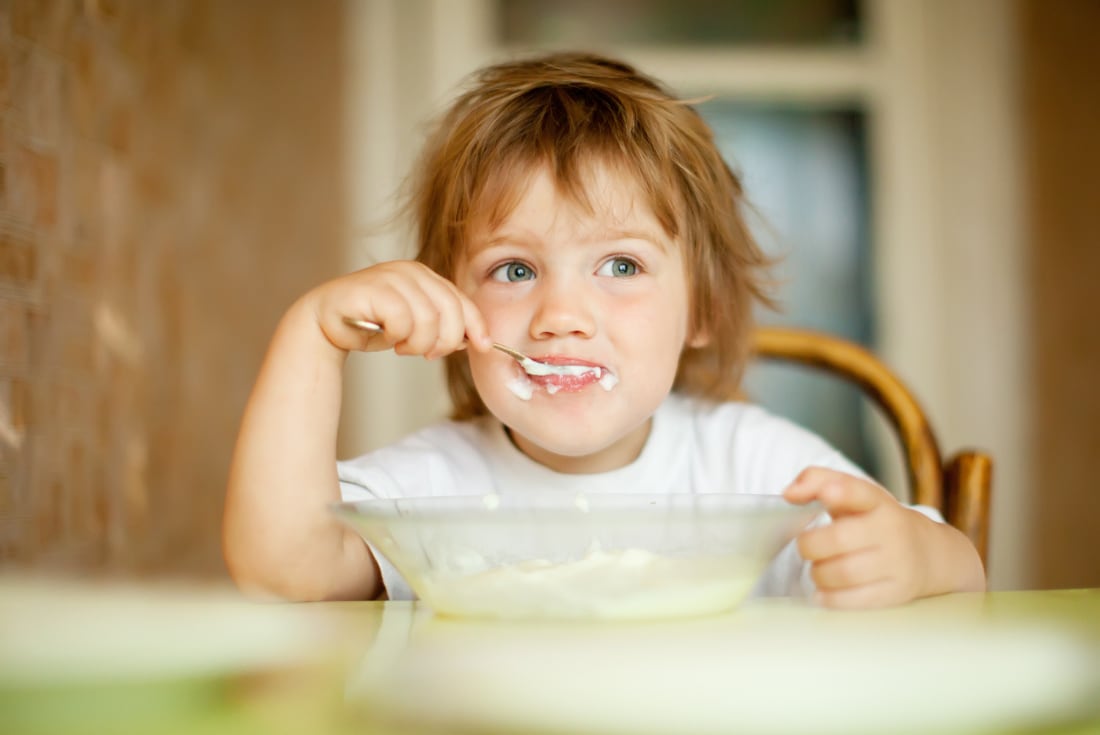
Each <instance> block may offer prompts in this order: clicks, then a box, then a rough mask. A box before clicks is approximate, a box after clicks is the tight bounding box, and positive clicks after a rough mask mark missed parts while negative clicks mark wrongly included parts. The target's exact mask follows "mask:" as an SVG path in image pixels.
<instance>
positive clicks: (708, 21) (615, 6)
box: [497, 0, 861, 47]
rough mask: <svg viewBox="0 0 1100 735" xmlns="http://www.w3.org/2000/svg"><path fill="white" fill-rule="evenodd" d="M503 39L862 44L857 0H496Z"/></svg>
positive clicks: (577, 42)
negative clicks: (860, 41) (860, 42)
mask: <svg viewBox="0 0 1100 735" xmlns="http://www.w3.org/2000/svg"><path fill="white" fill-rule="evenodd" d="M498 3H499V12H498V13H497V17H498V19H499V22H500V26H499V38H500V40H501V41H502V42H504V43H510V44H511V43H514V44H540V45H541V44H551V45H569V46H588V47H594V46H597V45H604V44H629V43H645V44H654V43H656V44H713V45H718V44H774V45H788V46H800V45H822V44H825V45H829V44H854V43H858V42H859V40H860V35H861V17H860V16H861V14H860V6H859V2H858V1H857V0H599V1H593V0H498Z"/></svg>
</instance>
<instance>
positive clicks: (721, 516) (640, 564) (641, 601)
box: [334, 493, 822, 620]
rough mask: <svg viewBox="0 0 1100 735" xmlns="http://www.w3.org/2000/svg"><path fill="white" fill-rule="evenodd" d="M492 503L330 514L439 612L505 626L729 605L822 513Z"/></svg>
mask: <svg viewBox="0 0 1100 735" xmlns="http://www.w3.org/2000/svg"><path fill="white" fill-rule="evenodd" d="M489 497H490V498H492V499H493V502H488V503H487V502H486V498H485V497H483V496H465V497H447V498H406V499H400V500H369V501H359V502H355V503H340V504H337V505H335V506H334V510H335V512H336V513H337V515H338V516H339V517H340V518H342V519H343V520H344V521H345V522H346V523H348V524H349V525H350V526H352V527H353V528H355V529H356V530H357V531H358V532H359V533H360V535H362V536H363V538H364V539H366V541H367V542H369V543H370V545H371V546H372V548H373V549H374V550H375V552H376V553H379V554H382V555H384V556H385V557H386V558H387V559H389V561H390V562H391V563H392V564H393V565H394V566H395V567H396V568H397V570H398V571H399V572H401V574H402V576H404V577H405V579H406V581H407V582H408V583H409V585H410V587H412V589H413V590H414V591H415V592H416V594H417V595H418V596H419V597H420V598H421V599H422V600H423V601H424V602H425V603H427V604H428V605H429V606H430V607H431V608H432V609H433V610H435V611H436V612H437V613H440V614H444V615H452V616H460V617H476V618H496V619H507V620H521V619H544V620H547V619H552V620H565V619H575V620H649V619H667V618H678V617H688V616H699V615H708V614H714V613H719V612H724V611H728V610H732V609H733V608H735V607H736V606H737V605H738V604H740V603H741V601H742V600H744V599H745V598H746V597H747V596H748V595H749V593H750V592H751V591H752V589H753V587H754V586H755V584H756V582H757V580H758V579H759V578H760V576H761V574H762V573H763V571H764V569H765V568H766V567H767V565H768V563H769V562H770V561H771V560H772V558H774V556H775V555H776V554H777V553H778V552H779V550H780V549H781V548H782V547H783V546H784V545H786V544H787V543H788V542H789V541H790V540H791V539H793V538H794V536H795V535H796V534H797V533H798V532H799V531H800V530H801V529H802V528H804V527H805V526H806V525H807V524H809V523H810V522H811V521H812V520H813V518H814V517H815V516H817V515H818V514H819V513H821V512H822V509H821V507H820V506H818V505H816V504H810V505H807V506H795V505H791V504H789V503H787V502H786V501H785V500H783V498H782V497H779V496H774V495H746V494H725V493H723V494H717V493H716V494H705V495H688V494H622V495H601V496H589V497H586V498H583V499H578V498H576V497H546V496H534V495H533V496H526V497H523V498H515V499H508V498H504V499H500V498H497V497H496V496H489ZM581 500H583V502H580V501H581Z"/></svg>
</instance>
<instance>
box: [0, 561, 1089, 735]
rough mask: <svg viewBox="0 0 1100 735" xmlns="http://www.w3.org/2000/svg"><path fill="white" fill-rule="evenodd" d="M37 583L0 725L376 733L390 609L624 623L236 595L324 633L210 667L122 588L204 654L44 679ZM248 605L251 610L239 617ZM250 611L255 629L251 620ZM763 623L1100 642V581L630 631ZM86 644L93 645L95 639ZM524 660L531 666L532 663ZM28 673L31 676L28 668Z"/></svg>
mask: <svg viewBox="0 0 1100 735" xmlns="http://www.w3.org/2000/svg"><path fill="white" fill-rule="evenodd" d="M42 590H43V588H41V587H34V588H28V587H26V586H20V585H16V586H14V587H13V586H11V585H4V584H3V582H2V581H0V733H5V734H7V733H29V734H31V735H54V734H55V733H66V734H69V733H73V734H75V735H85V734H87V735H91V734H92V733H112V734H114V735H126V734H128V733H139V732H140V733H168V734H172V733H299V732H308V733H318V734H319V735H325V734H328V733H331V734H333V735H337V734H341V733H377V734H378V735H383V734H384V733H387V732H398V730H395V729H392V728H391V727H388V726H387V725H385V724H384V723H382V722H379V721H378V718H376V717H375V713H374V712H373V711H372V710H371V708H370V707H369V706H363V705H362V703H361V702H357V701H355V700H349V698H348V696H347V694H346V693H347V692H348V691H349V690H351V689H352V688H353V687H352V685H353V684H354V683H355V682H354V678H355V677H356V676H358V675H360V674H361V673H362V670H363V667H364V666H365V665H366V666H368V667H369V666H370V665H372V664H373V663H377V665H378V666H379V667H382V668H381V669H380V671H378V670H376V671H374V672H372V674H371V675H372V676H379V675H381V676H383V677H384V676H385V675H386V670H385V659H384V656H391V657H392V656H395V655H397V656H399V655H400V654H401V651H400V650H399V649H398V650H390V651H388V652H383V651H378V652H377V653H376V650H375V649H376V648H377V646H374V644H375V643H376V642H377V636H378V631H379V630H380V626H381V625H382V620H383V617H384V614H385V613H386V612H387V611H389V613H391V614H390V615H389V617H391V618H395V617H396V618H401V619H406V620H408V621H414V622H416V624H417V625H418V626H419V627H418V636H419V638H418V640H420V641H425V640H427V641H429V642H432V641H436V642H441V643H442V644H447V643H448V642H453V640H452V639H454V638H455V637H456V636H461V637H462V640H464V641H466V642H469V641H471V640H478V639H477V636H484V635H498V634H500V635H503V636H519V637H524V636H529V637H540V636H541V637H552V636H559V637H560V636H592V640H597V639H599V638H601V637H604V636H607V637H614V636H615V635H619V634H620V633H621V632H622V630H621V629H620V628H616V627H612V626H607V627H603V628H601V627H599V626H574V627H572V628H570V627H562V626H556V627H546V626H523V625H502V626H500V627H494V625H493V624H489V623H484V624H477V625H475V624H466V623H463V622H461V621H458V622H456V621H447V620H443V619H439V618H433V617H432V616H431V614H430V611H427V610H425V609H424V608H422V607H420V606H417V605H415V604H414V603H401V602H393V603H381V602H363V603H318V604H312V605H270V604H266V605H261V604H254V605H250V604H248V603H243V602H234V603H233V604H232V605H231V608H232V611H233V616H236V618H237V622H236V623H234V625H242V624H243V626H244V627H245V628H251V629H256V628H259V627H262V626H261V625H260V623H264V622H265V621H266V619H267V618H268V617H269V616H271V615H273V614H277V613H279V612H280V611H284V610H290V611H292V612H293V613H294V616H295V618H294V623H293V625H294V626H296V627H292V628H283V629H280V628H278V627H272V628H271V632H270V636H271V638H270V645H271V646H273V647H278V646H282V645H285V644H288V643H293V642H294V641H287V640H285V638H287V637H288V636H299V637H300V636H309V635H310V632H311V631H313V630H317V631H324V635H323V636H321V637H319V638H317V639H316V640H314V639H313V638H309V641H308V643H309V645H306V646H297V647H294V646H291V647H290V648H288V650H290V651H291V652H292V655H290V656H288V657H281V658H276V659H273V660H275V663H263V662H260V663H257V660H256V659H255V657H243V658H242V659H241V660H240V662H239V665H238V666H234V665H232V657H231V656H230V657H229V658H228V659H227V657H226V653H227V647H228V648H230V649H231V648H232V644H227V643H226V641H232V640H234V639H235V638H234V636H236V637H237V638H239V637H241V636H242V635H243V629H240V630H228V631H221V633H222V634H223V635H221V636H220V637H219V636H212V637H211V638H210V641H212V642H213V645H216V646H217V648H218V650H217V651H215V650H211V651H210V656H209V658H210V661H212V662H216V665H214V664H212V665H211V666H210V667H208V670H205V671H204V670H203V666H201V663H202V661H204V655H202V654H203V646H204V645H206V643H204V640H203V637H202V636H198V635H195V633H194V630H193V629H189V628H188V629H183V628H181V624H180V623H179V619H178V618H175V617H172V616H171V615H167V613H170V612H171V611H172V610H174V609H176V606H178V605H179V604H181V603H180V600H181V599H183V598H182V597H181V595H180V594H178V593H173V594H172V595H169V596H167V597H164V596H163V595H162V594H161V592H160V591H157V590H147V591H143V590H138V593H139V594H138V595H137V597H135V591H134V590H133V589H132V588H129V589H127V590H126V591H125V592H124V593H122V594H124V595H126V596H128V597H127V599H128V600H129V601H131V602H133V601H134V600H135V599H136V600H137V602H138V603H139V604H136V605H128V606H120V607H119V608H117V609H118V610H119V611H120V612H119V614H118V615H117V618H116V619H115V621H114V623H115V624H117V626H119V627H120V629H121V631H122V633H121V636H122V637H120V640H125V633H126V630H127V628H128V626H129V627H130V628H131V629H133V627H134V626H135V622H134V621H133V620H130V619H128V618H127V615H133V614H137V615H140V616H141V617H142V618H143V619H142V622H141V625H142V626H145V627H146V628H149V629H150V630H152V631H153V632H154V633H155V634H156V635H161V636H163V637H164V638H165V639H166V640H174V641H175V642H177V643H178V642H180V641H181V640H182V641H183V643H184V645H185V647H186V648H188V649H189V652H190V653H192V654H194V653H196V651H197V652H198V654H199V655H197V656H192V658H191V659H189V660H190V661H192V662H199V665H194V664H192V670H191V671H186V670H180V669H177V670H175V671H173V672H172V673H170V674H167V675H166V674H164V673H163V672H161V673H158V672H157V671H156V666H155V663H156V658H155V656H152V657H151V658H150V660H151V661H152V664H154V665H151V666H150V670H149V671H148V672H147V673H143V672H142V671H140V670H135V669H134V667H132V666H131V667H129V668H126V669H124V670H125V673H124V674H119V675H113V676H107V675H104V676H96V675H94V674H88V673H87V672H88V671H92V672H94V671H96V669H95V668H94V667H92V668H89V667H88V666H87V662H86V661H85V662H84V664H82V665H81V666H75V664H74V669H73V671H69V672H66V671H65V670H64V669H65V668H66V667H65V665H64V664H51V665H53V666H57V668H58V669H59V670H58V671H57V676H56V678H50V677H46V678H44V677H43V675H42V672H41V671H37V672H32V668H33V667H32V666H31V664H33V663H34V662H33V660H32V661H30V663H28V659H27V653H26V651H27V650H28V649H27V648H26V647H23V648H20V649H19V650H20V651H21V653H20V654H19V655H20V656H21V657H22V658H18V657H16V658H13V657H12V656H5V654H6V653H7V654H10V653H12V652H13V651H15V650H16V648H15V645H16V643H24V642H26V640H28V638H27V637H28V636H30V637H32V638H33V640H34V647H32V648H31V649H29V650H31V651H35V650H41V651H42V652H43V655H44V656H46V655H47V654H49V656H48V657H47V660H49V661H59V660H60V661H64V660H66V659H65V657H61V659H58V658H57V656H56V651H55V652H52V653H51V652H49V651H48V649H49V647H50V646H51V640H52V639H54V638H58V636H51V631H50V630H49V629H46V628H38V629H36V627H35V619H36V618H41V617H42V616H41V615H39V614H34V613H35V606H34V604H33V602H34V600H33V599H32V598H33V597H34V595H38V594H43V592H42ZM113 594H119V592H118V590H111V589H102V588H98V587H96V588H84V587H78V588H75V589H67V590H66V593H65V596H64V600H65V605H66V610H67V613H66V615H67V616H68V617H69V619H71V620H73V621H79V620H81V619H82V616H85V615H93V614H94V615H104V614H106V612H105V611H108V610H114V609H115V608H112V607H111V605H110V599H111V596H112V595H113ZM185 594H186V593H185ZM85 595H89V596H94V598H95V604H94V605H89V607H88V608H87V609H82V603H81V601H82V600H83V599H84V596H85ZM28 596H29V597H28ZM197 598H198V599H197V601H193V602H189V603H187V604H188V605H194V604H197V605H198V607H195V608H192V612H194V610H198V609H202V610H204V612H205V614H207V615H208V616H210V617H211V619H213V620H217V619H219V618H220V615H221V611H222V609H223V607H224V606H226V604H227V603H226V602H225V598H224V596H219V597H218V599H217V600H210V601H209V603H208V604H204V603H203V602H202V595H201V594H200V595H198V596H197ZM89 599H91V598H89ZM43 602H44V603H45V604H51V605H52V604H56V603H57V598H56V595H55V591H54V590H47V592H46V593H45V594H44V596H43ZM242 605H243V607H242ZM225 609H229V608H225ZM242 610H244V611H245V614H244V616H243V617H241V613H242ZM249 611H251V612H249ZM394 613H397V615H394ZM253 614H254V615H255V623H256V625H255V626H254V625H252V624H251V622H250V618H249V615H253ZM189 615H190V613H189ZM158 616H165V619H164V622H163V624H161V623H158ZM227 617H229V616H227ZM189 619H190V617H189ZM101 622H102V621H101ZM267 622H270V621H267ZM765 622H766V624H767V625H768V626H771V630H774V629H775V628H774V626H791V628H792V629H795V628H798V629H800V630H803V631H805V630H806V629H807V628H809V629H811V630H813V629H818V628H819V629H820V630H821V631H822V633H823V634H826V633H827V632H828V631H829V630H830V629H832V630H839V629H840V628H839V627H836V628H830V626H841V627H847V628H849V629H851V628H853V627H854V628H860V627H863V626H866V627H868V628H869V629H870V628H880V629H881V628H882V627H891V626H896V629H899V630H904V629H905V628H906V626H915V625H925V624H931V623H934V622H940V623H943V622H952V623H953V622H962V623H967V624H970V623H975V624H977V625H986V624H990V625H1000V624H1011V623H1017V622H1018V623H1028V624H1035V623H1039V624H1043V625H1049V626H1055V627H1057V628H1059V629H1063V630H1072V631H1074V633H1075V634H1077V635H1080V636H1081V638H1082V640H1086V639H1087V640H1090V641H1091V642H1093V643H1097V642H1100V590H1059V591H1045V592H997V593H990V594H985V595H947V596H943V597H939V598H933V599H929V600H923V601H919V602H917V603H914V604H911V605H907V606H904V607H901V608H895V609H891V610H883V611H869V612H858V613H836V612H830V611H825V610H820V609H816V608H812V607H809V606H807V605H805V604H803V603H799V602H796V601H782V600H781V601H774V600H773V601H760V602H759V604H750V605H747V606H745V607H744V608H742V609H741V610H739V611H737V612H735V613H732V614H730V615H726V616H721V617H719V618H707V619H700V620H698V621H694V622H685V623H683V624H680V627H679V628H675V627H662V626H650V627H646V626H634V628H633V629H632V630H634V631H641V632H642V633H644V635H647V636H660V635H662V632H661V631H670V632H671V631H673V630H681V631H682V630H684V629H685V626H687V627H689V628H691V629H692V630H694V631H695V632H697V633H698V632H703V633H706V634H709V632H713V633H714V634H715V635H721V633H722V631H723V630H727V631H742V632H743V631H744V630H746V629H748V630H751V629H752V628H753V626H757V625H763V624H764V623H765ZM412 624H413V623H412V622H410V623H409V625H410V626H412ZM100 630H102V627H101V628H100ZM203 630H206V629H205V628H204V629H203ZM288 631H289V633H288ZM303 631H304V632H303ZM410 631H411V627H410ZM601 631H603V632H601ZM71 632H72V631H70V633H71ZM98 635H102V633H101V632H100V633H99V634H98ZM410 635H411V633H410ZM181 636H183V638H182V639H181ZM64 640H65V642H66V645H68V646H71V647H74V648H79V646H80V643H79V641H80V636H79V635H76V636H75V637H73V636H69V637H66V638H65V639H64ZM73 641H76V643H75V644H74V643H73ZM260 642H261V643H262V642H263V640H262V639H261V640H260ZM146 645H147V644H146ZM372 646H374V647H372ZM121 648H124V646H122V647H120V649H121ZM92 650H101V649H94V647H93V649H92ZM242 650H245V649H242ZM154 653H155V652H154ZM72 654H73V657H72V660H73V661H74V662H75V661H78V660H79V659H80V656H81V652H80V651H78V650H73V651H72ZM215 654H216V655H215ZM97 655H101V654H97ZM120 655H122V654H121V653H120ZM884 655H885V654H884ZM375 656H377V657H379V658H377V662H376V661H375V659H374V658H372V657H375ZM227 661H229V663H228V664H227V663H226V662H227ZM13 662H14V663H13ZM20 662H22V663H20ZM532 665H537V662H533V663H532ZM1098 666H1100V662H1098ZM108 668H109V667H107V665H106V663H105V664H104V665H103V669H102V670H104V671H107V670H108ZM73 672H83V673H80V675H77V674H75V673H73ZM24 673H26V676H23V674H24ZM32 673H33V675H32ZM427 694H428V693H425V695H427ZM1098 695H1100V693H1098ZM566 706H567V705H566ZM532 724H533V725H534V724H535V723H532ZM533 729H534V728H533ZM413 731H417V730H416V728H415V727H414V728H412V729H409V728H406V729H404V730H401V732H413ZM1032 732H1036V731H1035V730H1032ZM1038 732H1045V733H1052V734H1053V733H1060V734H1062V735H1079V734H1080V733H1096V732H1100V722H1097V721H1092V722H1064V723H1055V724H1052V725H1051V726H1050V727H1047V728H1046V729H1043V730H1039V731H1038ZM677 735H679V734H677Z"/></svg>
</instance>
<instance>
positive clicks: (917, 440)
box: [755, 327, 993, 564]
mask: <svg viewBox="0 0 1100 735" xmlns="http://www.w3.org/2000/svg"><path fill="white" fill-rule="evenodd" d="M755 347H756V355H757V356H758V357H760V358H764V359H773V360H783V361H786V362H793V363H797V364H801V365H807V366H810V367H813V368H817V369H820V370H823V371H825V372H827V373H829V374H831V375H834V376H836V377H838V378H841V379H843V380H845V381H848V382H850V383H853V384H855V385H857V386H859V387H860V388H861V389H862V390H863V392H864V393H866V394H867V395H868V396H869V397H870V398H872V399H873V400H874V401H875V402H876V403H877V404H878V405H879V407H881V408H882V410H883V412H884V414H885V415H886V417H887V418H888V419H889V421H890V423H891V425H893V427H894V429H895V430H896V432H897V436H898V440H899V441H900V443H901V447H902V450H903V453H904V455H905V465H906V473H907V475H908V478H909V490H910V495H911V498H912V501H913V502H914V503H919V504H921V505H929V506H932V507H934V508H938V509H939V510H940V511H941V512H942V513H943V515H944V518H945V519H946V520H947V522H948V523H950V524H951V525H953V526H955V527H956V528H958V529H959V530H961V531H962V532H963V533H965V534H966V535H967V537H968V538H969V539H970V540H971V542H973V544H974V546H975V547H976V548H977V549H978V553H979V554H980V555H981V558H982V563H983V564H986V563H987V560H986V553H987V551H988V548H989V502H990V491H991V485H992V473H993V460H992V458H991V457H990V456H989V455H988V454H986V453H984V452H980V451H975V450H972V449H968V450H963V451H959V452H956V453H954V454H952V455H951V456H950V457H949V458H948V459H947V460H946V461H944V458H943V456H942V455H941V454H940V449H939V446H938V445H937V443H936V437H935V435H934V434H933V432H932V428H931V425H930V424H929V422H928V419H927V417H926V416H925V413H924V411H923V410H922V409H921V407H920V404H918V403H917V401H916V399H915V398H914V397H913V394H912V393H911V392H910V391H909V389H908V388H906V387H905V385H904V384H903V383H902V382H901V380H899V379H898V377H897V376H896V375H894V373H893V372H892V371H891V370H890V369H889V368H888V367H886V365H885V364H884V363H883V362H882V361H881V360H879V359H878V358H877V357H875V355H873V354H871V353H870V352H869V351H868V350H866V349H865V348H863V347H861V346H860V345H858V344H856V343H854V342H851V341H849V340H846V339H843V338H840V337H836V336H832V335H829V334H824V333H821V332H813V331H809V330H802V329H789V328H782V327H761V328H759V329H758V330H757V332H756V344H755Z"/></svg>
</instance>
